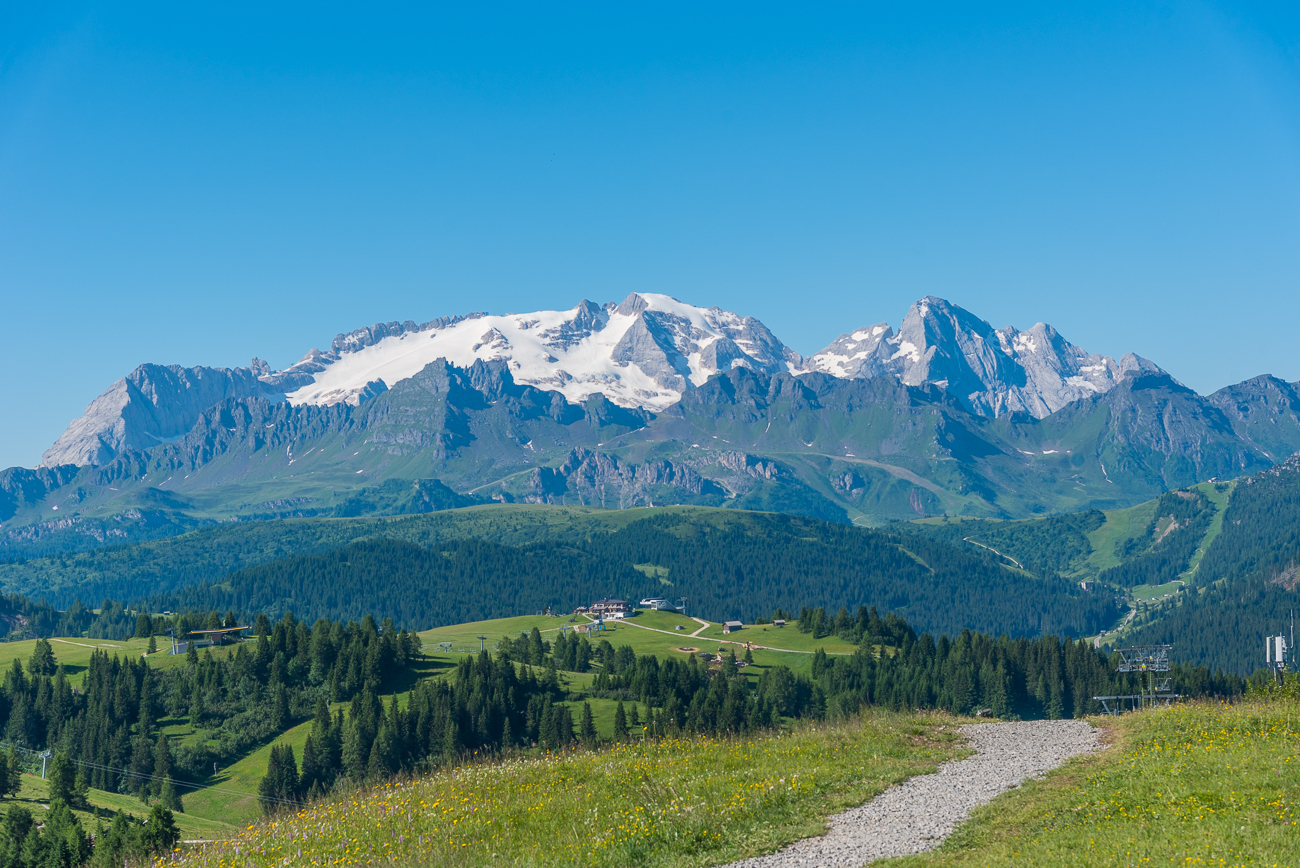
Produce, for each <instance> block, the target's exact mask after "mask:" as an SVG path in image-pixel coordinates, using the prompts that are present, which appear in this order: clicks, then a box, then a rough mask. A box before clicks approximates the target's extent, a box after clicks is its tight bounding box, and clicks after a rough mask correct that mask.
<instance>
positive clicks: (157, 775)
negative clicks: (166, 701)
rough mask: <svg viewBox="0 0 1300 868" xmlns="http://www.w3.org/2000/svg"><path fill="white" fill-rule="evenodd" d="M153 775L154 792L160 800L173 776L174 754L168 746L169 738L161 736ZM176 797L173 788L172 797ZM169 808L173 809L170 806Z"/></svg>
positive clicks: (154, 760) (155, 751)
mask: <svg viewBox="0 0 1300 868" xmlns="http://www.w3.org/2000/svg"><path fill="white" fill-rule="evenodd" d="M153 774H154V792H155V793H156V794H157V795H158V797H159V798H162V790H163V785H164V784H166V783H168V782H169V781H170V779H171V776H172V752H171V747H170V746H169V745H168V744H167V736H165V735H162V734H159V736H158V747H157V748H156V749H155V750H154V755H153ZM175 795H176V791H175V789H174V788H173V790H172V796H173V797H174V796H175ZM167 807H169V808H170V807H172V806H171V805H168V806H167Z"/></svg>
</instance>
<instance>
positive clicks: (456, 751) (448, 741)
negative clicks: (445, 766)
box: [442, 717, 461, 760]
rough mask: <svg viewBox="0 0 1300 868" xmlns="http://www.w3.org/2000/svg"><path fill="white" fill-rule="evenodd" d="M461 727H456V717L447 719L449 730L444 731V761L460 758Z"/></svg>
mask: <svg viewBox="0 0 1300 868" xmlns="http://www.w3.org/2000/svg"><path fill="white" fill-rule="evenodd" d="M460 751H461V744H460V727H459V726H457V725H456V718H455V717H448V718H447V728H446V729H444V730H443V731H442V756H443V758H444V759H448V760H450V759H455V758H456V757H458V756H460Z"/></svg>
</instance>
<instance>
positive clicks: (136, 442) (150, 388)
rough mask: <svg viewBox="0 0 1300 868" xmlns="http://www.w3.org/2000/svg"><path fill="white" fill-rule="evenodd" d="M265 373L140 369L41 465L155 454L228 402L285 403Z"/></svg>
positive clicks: (259, 365)
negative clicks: (127, 453) (130, 451)
mask: <svg viewBox="0 0 1300 868" xmlns="http://www.w3.org/2000/svg"><path fill="white" fill-rule="evenodd" d="M267 370H268V369H267V368H266V363H265V362H261V361H260V360H258V359H254V360H253V364H252V366H251V367H248V368H233V369H231V368H205V367H197V368H182V367H180V366H179V365H168V366H166V367H164V366H163V365H149V364H145V365H141V366H140V367H138V368H136V369H135V370H134V371H132V372H131V373H129V374H127V375H126V376H125V377H123V378H122V379H120V380H118V381H117V382H116V383H114V384H113V385H112V386H110V387H109V388H108V391H106V392H105V393H104V394H102V395H100V396H99V397H98V398H96V399H95V400H94V401H92V402H91V404H90V406H89V407H87V408H86V412H85V414H84V415H82V416H81V418H79V419H76V420H74V421H73V422H72V424H71V425H69V426H68V428H67V430H66V431H64V432H63V434H62V435H61V436H60V437H59V439H58V440H56V441H55V442H54V445H53V446H51V447H50V448H49V449H47V450H46V451H45V454H44V455H42V456H41V465H42V466H43V467H57V466H58V465H61V464H74V465H80V464H91V465H99V464H104V463H105V462H107V461H110V460H111V459H112V458H113V457H114V456H115V455H117V454H118V453H119V452H122V451H123V450H127V449H137V450H140V449H151V448H153V447H154V446H157V445H158V444H159V443H166V442H168V441H170V440H175V439H176V438H177V437H180V436H181V435H183V434H185V433H186V432H187V431H189V430H190V428H192V427H193V426H194V423H195V422H197V421H198V419H199V414H201V413H202V412H203V411H204V410H206V409H208V408H209V407H211V406H213V405H214V404H218V403H220V402H222V401H225V400H227V399H229V398H235V399H243V398H254V397H262V398H268V399H270V400H281V401H282V400H284V393H283V392H281V391H279V390H277V389H276V388H275V386H272V385H270V384H268V383H266V382H263V381H262V380H261V379H259V373H261V372H264V371H267ZM284 379H287V380H290V381H292V378H291V377H290V378H284Z"/></svg>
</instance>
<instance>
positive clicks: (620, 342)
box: [41, 293, 1159, 467]
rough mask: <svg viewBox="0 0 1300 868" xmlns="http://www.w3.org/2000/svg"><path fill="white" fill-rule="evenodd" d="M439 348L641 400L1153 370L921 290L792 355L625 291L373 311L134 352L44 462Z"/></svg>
mask: <svg viewBox="0 0 1300 868" xmlns="http://www.w3.org/2000/svg"><path fill="white" fill-rule="evenodd" d="M438 359H444V360H446V361H447V362H448V363H450V364H452V365H456V366H458V367H462V368H469V367H470V366H472V365H473V364H474V363H475V362H478V361H484V362H500V363H502V364H504V365H506V366H507V367H508V368H509V370H510V373H511V376H512V377H513V379H514V381H515V382H516V383H519V384H523V385H530V386H534V387H537V388H540V389H546V390H549V391H553V392H557V393H559V394H561V395H563V396H564V397H565V398H566V399H567V400H569V401H572V402H582V401H584V400H586V399H587V398H589V397H591V396H593V395H596V394H600V395H603V396H604V397H605V398H606V399H607V400H608V401H611V402H613V403H614V404H617V405H619V406H622V407H626V408H641V409H645V410H649V411H652V412H658V411H662V410H664V409H665V408H667V407H669V406H671V405H673V404H674V403H676V402H677V401H679V400H681V398H682V396H683V395H685V394H687V393H689V392H690V391H692V390H693V389H697V388H699V387H700V386H702V385H703V384H704V383H706V382H707V381H708V380H709V378H710V377H713V376H715V375H717V374H719V373H722V372H725V371H730V370H734V369H737V368H746V369H749V370H752V371H758V372H761V373H765V374H776V373H783V372H788V373H796V374H798V373H825V374H830V375H832V376H835V377H840V378H846V379H867V378H872V377H880V376H888V377H896V378H898V379H899V380H901V381H902V382H903V383H906V384H907V385H912V386H919V385H922V384H926V383H933V384H936V385H938V386H940V387H942V388H944V389H946V390H947V391H948V392H949V393H950V394H952V395H954V396H956V397H957V398H958V400H959V401H961V402H962V403H963V405H964V406H965V407H966V409H968V410H970V411H972V412H974V413H977V414H980V415H984V416H992V417H1000V416H1005V415H1006V414H1008V413H1015V412H1023V413H1028V414H1029V415H1031V416H1034V417H1037V418H1042V417H1045V416H1047V415H1049V414H1050V413H1052V412H1055V411H1056V410H1059V409H1060V408H1061V407H1064V406H1065V405H1067V404H1069V403H1070V402H1072V401H1076V400H1079V399H1081V398H1085V397H1089V396H1092V395H1097V394H1103V393H1105V392H1107V391H1109V390H1110V389H1111V388H1113V387H1114V386H1115V384H1116V383H1117V382H1118V381H1119V379H1120V378H1122V377H1123V376H1124V375H1125V374H1126V373H1130V372H1132V373H1137V372H1144V371H1146V372H1159V368H1157V367H1156V366H1155V365H1153V364H1152V363H1150V362H1147V361H1146V360H1144V359H1140V358H1138V357H1137V356H1133V355H1127V356H1124V357H1123V358H1122V359H1120V360H1119V361H1118V362H1116V361H1115V360H1113V359H1111V358H1109V357H1106V356H1097V355H1089V354H1088V353H1086V352H1085V351H1083V350H1081V349H1079V348H1078V347H1076V346H1074V345H1073V344H1071V343H1069V342H1068V341H1066V340H1065V339H1064V338H1062V337H1060V335H1058V334H1057V333H1056V331H1055V330H1054V329H1052V327H1051V326H1047V325H1044V324H1042V323H1040V324H1038V325H1036V326H1034V327H1033V328H1032V329H1030V330H1028V331H1026V332H1019V331H1017V330H1016V329H1014V328H1010V327H1008V328H1006V329H1001V330H996V329H994V328H993V327H992V326H990V325H989V324H988V323H986V322H984V321H983V320H981V319H979V318H978V317H976V316H974V315H973V314H971V313H970V312H968V311H966V310H963V309H962V308H960V307H957V306H956V305H953V304H950V303H948V302H946V301H944V300H943V299H938V298H933V297H929V298H925V299H922V300H921V301H919V302H917V303H916V304H914V305H912V307H911V309H910V310H909V311H908V313H907V316H906V317H905V318H904V320H903V324H902V327H901V328H900V330H899V331H898V332H897V333H895V332H894V330H893V329H892V328H890V327H889V326H888V325H886V324H883V323H882V324H880V325H876V326H872V327H870V328H866V329H859V330H857V331H855V332H852V333H850V334H846V335H843V336H841V337H840V338H839V339H838V340H836V341H835V342H834V343H833V344H831V346H829V347H827V348H826V349H825V350H823V351H822V352H820V353H817V354H816V355H814V356H812V357H810V358H809V359H807V360H804V359H803V358H801V357H800V356H799V354H798V353H795V352H794V351H793V350H791V349H789V348H788V347H786V346H785V345H784V344H782V343H781V341H780V340H779V339H777V337H776V336H775V335H773V334H772V332H771V331H770V330H769V329H768V328H767V327H766V326H764V325H763V324H762V323H761V322H759V321H758V320H756V319H754V318H752V317H745V316H740V315H738V314H734V313H731V312H729V311H724V310H721V309H719V308H716V307H712V308H702V307H696V306H694V305H689V304H685V303H683V302H680V301H677V300H676V299H673V298H670V297H668V296H666V295H656V294H649V293H646V294H637V293H633V294H631V295H629V296H628V297H627V298H625V299H624V300H623V301H622V302H621V303H617V304H615V303H612V302H611V303H608V304H605V305H598V304H595V303H593V302H590V301H583V302H581V303H580V304H578V306H577V307H575V308H573V309H572V310H567V311H537V312H534V313H526V314H506V315H502V316H492V315H488V314H484V313H472V314H468V315H466V316H455V317H444V318H441V319H435V320H431V321H429V322H426V323H422V324H417V323H415V322H411V321H407V322H401V323H398V322H391V323H381V324H376V325H373V326H369V327H367V328H363V329H357V330H356V331H353V332H350V333H348V334H340V335H338V336H337V337H336V338H335V339H334V340H333V342H331V344H330V346H329V349H328V350H325V351H321V350H319V349H312V350H311V351H310V352H308V353H307V354H306V355H305V356H304V357H303V358H302V359H301V360H300V361H298V362H297V363H295V364H294V365H291V366H290V367H289V368H286V369H285V370H283V371H272V370H271V369H270V368H269V366H267V365H266V363H265V362H261V361H259V360H257V359H254V360H253V363H252V364H251V365H250V366H249V367H248V368H235V369H233V370H230V369H224V368H204V367H197V368H180V367H176V366H171V367H163V366H160V365H141V366H140V367H139V368H137V369H136V370H135V371H133V372H132V373H131V374H130V375H128V376H126V377H124V378H123V379H121V380H119V381H118V382H117V383H114V384H113V386H112V387H110V388H109V390H108V391H107V392H105V393H104V394H103V395H101V396H100V397H99V398H97V399H95V401H94V402H93V403H92V404H91V405H90V407H88V408H87V409H86V413H85V415H84V416H82V417H81V418H80V419H77V420H76V421H74V422H73V423H72V424H71V425H70V426H69V427H68V430H67V431H65V432H64V434H63V435H62V436H61V437H60V438H59V440H58V442H56V443H55V444H54V446H52V447H51V448H50V449H49V451H47V452H46V453H45V455H44V456H43V458H42V461H41V463H42V465H43V466H47V467H53V466H57V465H60V464H76V465H83V464H90V465H100V464H104V463H105V462H107V461H109V460H111V459H112V458H113V457H114V456H115V455H117V454H118V453H119V452H121V451H122V450H124V449H133V450H140V449H150V448H152V447H154V446H156V445H157V444H158V443H162V442H166V441H168V440H172V439H175V438H176V437H179V436H181V435H182V434H184V433H185V432H186V431H188V430H189V428H190V426H192V425H193V424H194V423H195V421H196V420H197V419H198V415H199V413H201V412H202V411H203V410H205V409H207V408H208V407H211V406H213V405H214V404H216V403H218V402H220V401H223V400H226V399H227V398H236V399H240V398H253V397H260V398H265V399H267V400H271V401H279V400H287V401H288V402H289V403H291V404H293V405H295V406H303V405H314V406H328V405H332V404H351V405H353V406H356V405H358V404H360V403H361V402H362V401H364V400H365V399H367V398H369V397H372V396H373V395H376V394H378V393H380V392H382V391H383V390H385V389H390V388H392V387H393V386H395V385H396V384H398V383H400V382H402V381H404V380H407V379H410V378H411V377H413V376H415V375H416V374H417V373H418V372H420V371H422V370H424V368H425V367H426V366H427V365H428V364H430V363H431V362H433V361H435V360H438Z"/></svg>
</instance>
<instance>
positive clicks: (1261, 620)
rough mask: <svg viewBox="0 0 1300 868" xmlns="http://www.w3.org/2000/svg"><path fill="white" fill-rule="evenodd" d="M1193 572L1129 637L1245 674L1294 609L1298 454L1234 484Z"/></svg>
mask: <svg viewBox="0 0 1300 868" xmlns="http://www.w3.org/2000/svg"><path fill="white" fill-rule="evenodd" d="M1194 580H1195V592H1194V593H1190V594H1187V595H1183V596H1180V597H1179V600H1178V604H1177V606H1176V607H1174V608H1172V609H1171V610H1170V611H1168V612H1165V613H1162V615H1161V617H1160V618H1159V620H1157V621H1155V622H1154V623H1152V624H1151V625H1149V626H1147V627H1145V628H1142V629H1140V630H1138V631H1137V632H1136V633H1135V634H1134V635H1133V637H1132V638H1133V641H1134V642H1136V643H1165V642H1168V643H1172V644H1174V646H1175V648H1176V649H1177V654H1178V658H1179V659H1180V660H1183V661H1186V662H1188V663H1192V664H1200V665H1205V666H1209V667H1211V668H1212V669H1219V668H1222V669H1224V670H1225V671H1228V672H1236V673H1240V674H1246V673H1249V672H1252V671H1254V670H1256V669H1258V668H1259V667H1261V666H1263V665H1264V650H1263V649H1264V637H1265V636H1267V635H1276V634H1278V633H1285V634H1286V635H1287V637H1288V641H1289V638H1290V633H1289V629H1290V627H1289V625H1290V617H1291V613H1292V612H1294V613H1295V614H1296V615H1300V457H1295V458H1291V459H1290V460H1288V461H1286V462H1285V463H1283V464H1281V465H1279V466H1277V467H1275V468H1272V469H1269V470H1266V471H1263V472H1262V473H1258V474H1256V475H1255V476H1253V477H1251V478H1248V479H1244V480H1241V481H1240V482H1239V483H1238V484H1237V486H1236V488H1235V489H1234V491H1233V494H1232V500H1231V502H1230V503H1229V505H1228V508H1227V510H1226V511H1225V512H1224V514H1223V529H1222V531H1221V532H1220V533H1219V534H1218V536H1217V538H1216V539H1215V540H1214V541H1213V543H1212V544H1211V545H1210V546H1209V548H1208V549H1207V551H1206V552H1205V555H1204V557H1203V558H1202V559H1201V561H1200V563H1199V565H1198V566H1197V568H1196V572H1195V575H1194Z"/></svg>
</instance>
